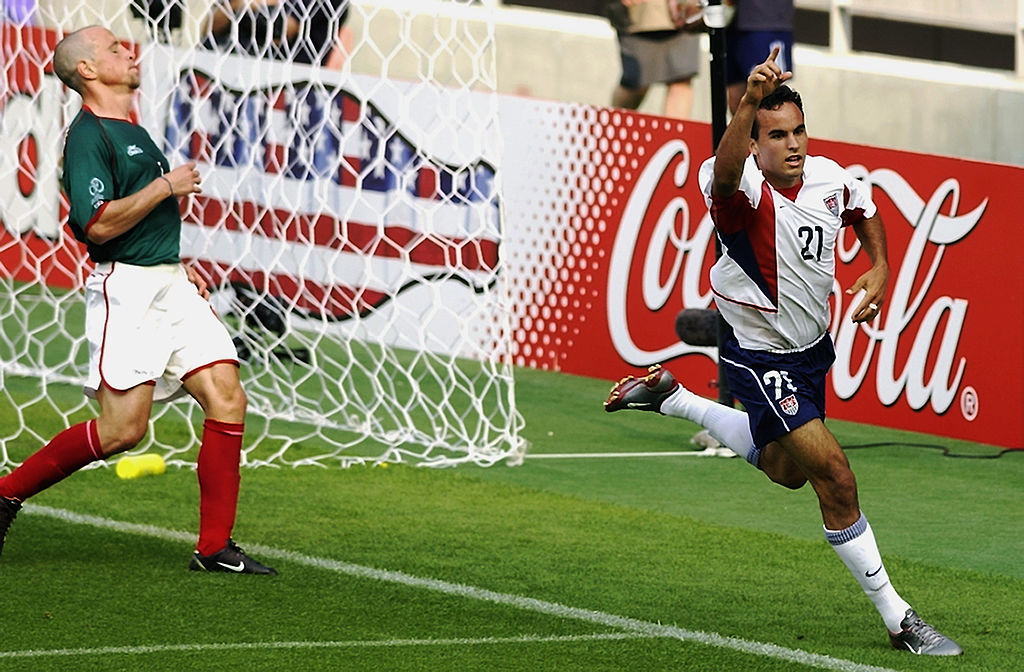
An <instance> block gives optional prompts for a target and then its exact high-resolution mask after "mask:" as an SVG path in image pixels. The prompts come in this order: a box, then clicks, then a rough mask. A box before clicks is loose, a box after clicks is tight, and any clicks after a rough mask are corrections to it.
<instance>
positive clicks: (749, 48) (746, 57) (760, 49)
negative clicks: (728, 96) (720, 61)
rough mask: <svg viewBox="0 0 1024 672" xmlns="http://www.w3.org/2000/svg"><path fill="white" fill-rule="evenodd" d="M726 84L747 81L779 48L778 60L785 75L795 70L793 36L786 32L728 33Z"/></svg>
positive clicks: (747, 31)
mask: <svg viewBox="0 0 1024 672" xmlns="http://www.w3.org/2000/svg"><path fill="white" fill-rule="evenodd" d="M725 39H726V52H725V83H726V84H739V83H740V82H745V81H747V77H749V76H750V73H751V71H753V69H754V68H755V67H757V66H758V65H760V64H761V63H764V59H766V58H768V56H769V55H770V54H771V53H772V49H773V48H775V47H776V46H778V47H779V56H778V58H776V59H775V63H776V64H778V66H779V67H780V68H782V71H783V72H785V71H786V70H793V33H792V32H791V31H786V30H736V29H735V28H726V29H725Z"/></svg>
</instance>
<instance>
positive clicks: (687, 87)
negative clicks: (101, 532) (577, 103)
mask: <svg viewBox="0 0 1024 672" xmlns="http://www.w3.org/2000/svg"><path fill="white" fill-rule="evenodd" d="M607 15H608V20H609V21H610V22H611V24H612V28H614V29H615V34H616V36H617V37H618V42H619V54H620V56H621V60H622V78H621V79H620V81H619V85H618V86H617V87H616V88H615V91H614V93H613V94H612V105H613V106H614V107H624V108H627V109H631V110H635V109H637V108H638V107H639V106H640V104H641V103H642V102H643V100H644V97H645V96H646V95H647V90H648V89H649V88H650V86H651V85H652V84H665V86H666V91H665V109H664V111H663V113H664V115H665V116H666V117H674V118H677V119H686V118H689V116H690V110H691V108H692V107H693V87H692V86H691V83H690V82H691V80H692V79H693V76H694V75H696V74H697V71H698V70H699V69H700V57H701V56H700V35H699V34H698V33H699V32H700V31H701V30H702V29H703V23H702V22H701V21H700V20H699V19H700V6H699V5H698V4H697V2H696V0H693V1H690V0H609V2H608V6H607ZM758 62H760V61H758ZM744 81H745V78H744Z"/></svg>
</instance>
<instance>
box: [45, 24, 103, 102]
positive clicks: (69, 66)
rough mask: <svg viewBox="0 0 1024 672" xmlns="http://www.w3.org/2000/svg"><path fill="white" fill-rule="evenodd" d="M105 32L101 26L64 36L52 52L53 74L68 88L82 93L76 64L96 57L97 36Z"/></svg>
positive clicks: (80, 79) (88, 27)
mask: <svg viewBox="0 0 1024 672" xmlns="http://www.w3.org/2000/svg"><path fill="white" fill-rule="evenodd" d="M103 32H106V28H103V27H102V26H87V27H85V28H81V29H79V30H76V31H75V32H73V33H70V34H68V35H65V36H64V39H62V40H61V41H60V42H58V43H57V47H56V48H55V49H54V50H53V72H54V73H55V74H56V75H57V78H58V79H60V81H62V82H64V84H66V85H67V86H68V88H70V89H73V90H74V91H77V92H78V93H79V94H81V93H82V89H83V84H84V82H83V81H82V78H81V76H80V75H79V74H78V64H79V63H81V62H82V61H91V60H93V59H94V58H95V57H96V49H97V40H96V38H97V36H98V35H99V34H101V33H103Z"/></svg>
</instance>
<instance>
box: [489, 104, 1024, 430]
mask: <svg viewBox="0 0 1024 672" xmlns="http://www.w3.org/2000/svg"><path fill="white" fill-rule="evenodd" d="M511 104H512V103H510V105H511ZM515 104H516V105H517V106H518V107H521V108H529V107H530V106H529V104H527V103H524V102H522V101H519V102H516V103H515ZM534 109H535V112H536V113H535V114H533V115H530V114H527V113H525V112H522V111H520V112H518V113H516V114H513V113H511V112H509V113H507V114H505V115H504V117H503V120H506V121H507V123H509V124H510V125H517V124H521V125H524V126H525V125H528V124H529V125H532V126H534V133H533V137H534V138H536V141H535V142H534V143H533V146H532V148H526V149H524V150H523V154H524V155H525V156H524V157H519V156H518V155H517V154H515V153H511V154H510V155H508V156H506V157H505V158H506V161H505V163H504V167H505V169H506V171H507V178H506V179H507V181H508V182H509V183H513V180H514V179H515V180H516V181H518V179H520V178H521V179H528V180H529V181H530V182H531V183H533V184H532V186H531V188H530V189H528V190H520V189H516V190H509V191H507V192H506V209H507V212H508V213H509V214H508V219H509V230H510V231H513V232H516V234H517V235H516V236H514V237H513V238H512V240H510V241H509V243H508V246H509V247H510V248H511V252H512V260H513V262H514V263H519V262H521V260H522V259H528V260H529V261H528V263H526V264H520V265H521V266H523V267H522V268H518V272H517V273H516V274H515V276H516V277H517V279H518V283H517V284H518V286H519V287H520V288H525V291H522V300H521V307H520V315H519V318H520V326H521V328H520V329H519V330H518V332H517V339H518V341H519V350H518V352H519V361H520V363H522V364H526V365H529V366H537V367H542V368H550V369H553V370H559V371H566V372H571V373H575V374H581V375H585V376H595V377H599V378H606V379H609V380H611V379H615V378H617V377H619V376H621V375H623V374H624V373H638V372H640V371H642V370H643V369H644V368H645V367H647V366H649V365H651V364H654V363H658V362H663V363H665V362H667V363H668V364H669V366H670V367H671V369H672V370H673V371H674V372H675V373H676V375H677V377H679V378H681V379H682V380H683V381H684V382H685V383H686V384H687V385H688V386H690V387H691V388H692V389H694V390H695V391H698V392H699V393H702V394H705V395H706V396H711V397H716V396H717V391H716V389H715V388H714V387H713V385H714V383H715V381H716V379H717V365H716V359H715V357H716V352H715V349H714V348H698V347H692V346H688V345H686V344H684V343H681V342H680V341H679V339H678V337H677V336H676V334H675V330H674V322H675V318H676V315H677V314H678V312H679V311H680V310H681V309H683V308H706V307H709V306H712V305H713V302H712V295H711V292H710V287H709V281H708V270H709V268H710V266H711V264H712V263H713V262H714V254H715V252H714V244H713V225H712V223H711V221H710V217H709V215H708V212H707V209H706V207H705V205H704V201H703V198H702V196H701V194H700V191H699V187H698V185H697V178H696V175H697V169H698V167H699V165H700V163H701V162H702V161H703V160H704V159H705V158H707V157H708V156H709V155H710V153H711V140H710V137H711V131H710V127H709V126H708V125H706V124H702V123H695V122H678V121H671V120H666V119H661V118H656V117H650V116H644V115H639V114H634V113H631V112H623V111H617V110H609V109H602V108H584V107H573V106H568V107H565V106H559V105H553V104H552V105H547V106H534ZM807 122H808V128H809V129H810V132H811V136H812V139H811V141H810V148H809V152H810V153H811V154H821V155H825V156H829V157H831V158H833V159H834V160H836V161H838V162H839V163H840V164H841V165H843V166H845V167H847V168H848V169H849V170H850V171H851V172H853V174H854V175H855V176H856V177H858V178H859V179H862V180H864V181H865V182H867V183H868V184H870V185H871V191H872V197H873V199H874V201H875V203H876V204H877V206H878V209H879V213H880V215H881V217H882V219H883V222H884V223H885V226H886V231H887V236H888V244H889V263H890V265H891V277H890V283H889V288H888V293H887V296H886V299H885V302H884V305H883V306H882V310H881V311H880V314H879V316H878V318H876V319H875V320H874V321H873V322H871V323H870V324H864V325H856V324H854V323H853V322H852V321H851V320H850V313H851V310H852V307H853V301H852V300H851V297H848V296H847V295H845V294H844V293H843V290H845V289H846V288H847V287H849V286H850V285H851V284H852V283H853V282H854V281H855V280H856V278H857V277H858V276H859V275H860V274H861V273H863V272H864V271H865V270H867V268H868V267H869V263H868V260H867V258H866V255H865V254H863V253H860V251H859V244H858V241H857V239H856V236H855V235H854V233H853V231H852V230H851V229H849V228H848V229H845V230H844V233H843V235H842V237H841V239H840V241H839V245H838V246H837V249H838V254H837V269H838V270H837V282H836V287H835V290H836V291H835V292H834V295H833V299H832V301H831V312H832V316H833V317H832V323H831V333H832V337H833V338H834V340H835V343H836V350H837V360H836V363H835V366H834V367H833V370H832V373H831V376H830V385H829V390H830V395H829V396H830V399H829V401H828V404H829V406H828V412H829V415H830V416H831V417H837V418H843V419H849V420H855V421H860V422H866V423H870V424H875V425H883V426H889V427H895V428H902V429H910V430H916V431H922V432H927V433H932V434H940V435H947V436H952V437H957V438H963V439H969V440H973V441H978V442H983V443H990V444H995V445H1000V446H1007V447H1020V446H1022V445H1024V436H1022V430H1024V421H1022V419H1021V413H1020V409H1021V408H1022V388H1024V386H1022V384H1021V370H1022V361H1021V360H1022V351H1024V347H1022V346H1024V328H1022V318H1021V316H1020V310H1019V308H1018V307H1019V306H1020V305H1021V299H1022V285H1024V274H1022V273H1021V272H1020V264H1019V263H1018V262H1015V261H1014V260H1013V258H1014V257H1015V256H1016V243H1014V242H1013V241H1014V240H1018V241H1020V240H1021V239H1022V235H1021V233H1019V231H1018V230H1017V229H1016V228H1015V222H1016V221H1017V199H1018V196H1017V194H1020V193H1021V192H1022V189H1024V170H1022V169H1021V168H1017V167H1011V166H1004V165H994V164H986V163H980V162H976V161H965V160H958V159H953V158H946V157H939V156H929V155H923V154H914V153H910V152H901V151H892V150H886V149H879V148H873V147H863V146H858V145H851V144H846V143H839V142H829V141H825V140H817V139H814V138H813V129H814V124H813V119H808V120H807ZM537 125H539V126H540V130H541V131H542V132H537V128H536V126H537ZM508 132H509V134H510V135H513V136H516V137H518V133H517V132H516V131H515V130H513V129H508ZM523 137H524V138H525V136H523ZM510 146H512V147H518V145H516V144H515V143H512V144H511V145H510ZM518 159H522V160H523V163H522V164H520V163H519V162H518ZM524 194H525V195H526V198H525V200H524V201H522V202H518V201H517V200H516V199H517V198H518V197H520V196H522V195H524ZM524 232H528V235H526V236H525V238H526V239H528V240H529V244H530V245H531V246H533V247H532V251H530V248H524V249H521V248H520V246H522V245H523V243H524V239H523V234H524ZM1008 232H1009V233H1008Z"/></svg>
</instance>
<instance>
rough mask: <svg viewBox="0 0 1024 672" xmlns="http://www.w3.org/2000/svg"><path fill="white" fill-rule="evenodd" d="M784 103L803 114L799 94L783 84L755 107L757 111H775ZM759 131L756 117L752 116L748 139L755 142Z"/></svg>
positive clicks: (802, 103) (802, 104)
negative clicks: (789, 104)
mask: <svg viewBox="0 0 1024 672" xmlns="http://www.w3.org/2000/svg"><path fill="white" fill-rule="evenodd" d="M786 103H793V104H794V105H796V107H797V109H798V110H800V114H803V113H804V101H803V100H802V99H801V98H800V94H799V93H797V92H796V91H794V90H793V89H791V88H789V87H788V86H786V85H785V84H783V85H782V86H780V87H779V88H777V89H775V90H774V91H772V92H771V93H769V94H768V95H767V96H765V97H764V98H762V99H761V104H760V105H758V106H757V109H759V110H777V109H779V108H780V107H782V106H783V105H785V104H786ZM759 132H760V129H759V128H758V127H757V115H756V114H755V115H754V124H753V125H752V126H751V127H750V137H751V138H753V139H754V140H757V135H758V133H759Z"/></svg>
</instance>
